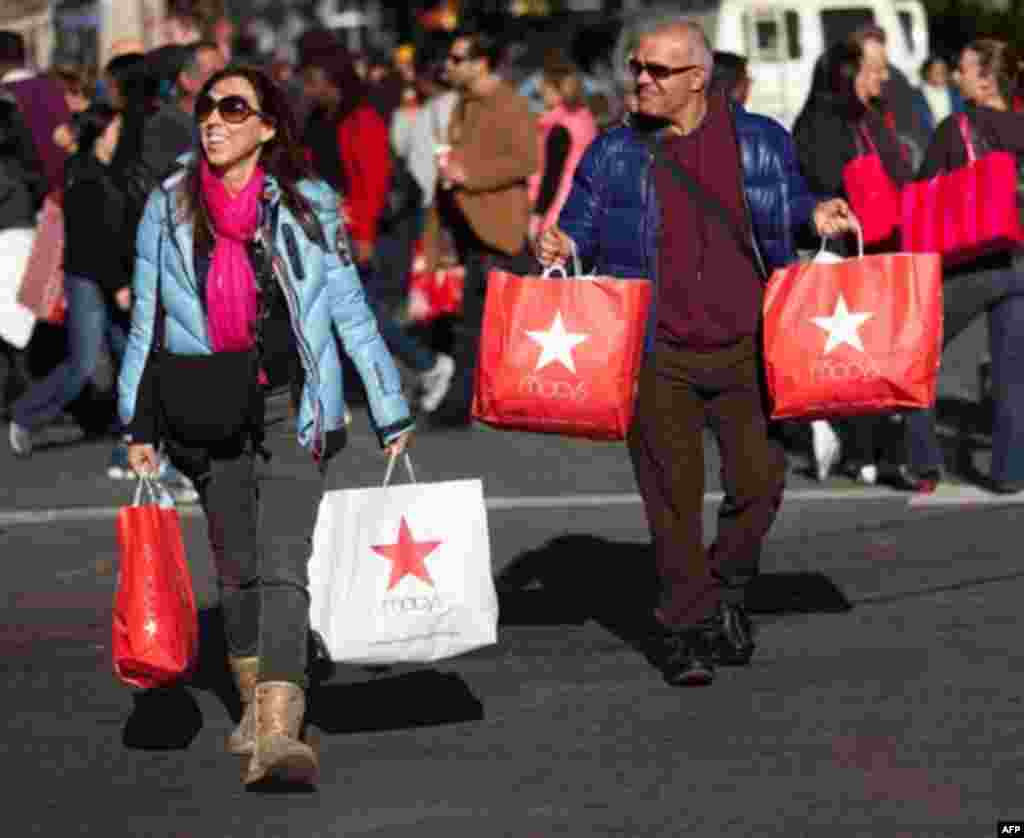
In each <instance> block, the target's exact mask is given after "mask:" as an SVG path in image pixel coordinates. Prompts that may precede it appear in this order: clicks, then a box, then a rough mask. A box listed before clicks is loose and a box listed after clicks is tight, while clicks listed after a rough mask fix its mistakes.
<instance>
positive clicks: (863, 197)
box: [843, 124, 901, 244]
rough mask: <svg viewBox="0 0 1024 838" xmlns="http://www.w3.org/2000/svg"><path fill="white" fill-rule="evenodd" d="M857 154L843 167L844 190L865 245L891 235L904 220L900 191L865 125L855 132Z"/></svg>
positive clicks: (880, 240)
mask: <svg viewBox="0 0 1024 838" xmlns="http://www.w3.org/2000/svg"><path fill="white" fill-rule="evenodd" d="M854 141H855V145H856V148H857V152H858V153H857V156H856V157H854V158H853V160H851V161H850V162H849V163H847V164H846V166H845V167H844V168H843V189H844V190H845V191H846V196H847V197H848V198H849V199H850V206H851V207H853V211H854V212H855V213H857V218H858V219H860V223H861V225H862V229H863V235H864V242H865V244H879V243H880V242H884V241H887V240H888V239H889V238H891V237H892V236H893V235H894V234H895V232H896V230H897V228H898V227H899V223H900V210H901V207H900V190H899V189H898V188H897V186H896V184H895V183H893V181H892V178H890V177H889V174H888V172H886V170H885V166H884V165H883V164H882V158H881V157H880V156H879V154H878V149H877V148H875V144H874V142H872V140H871V135H870V134H868V132H867V129H866V128H865V127H864V125H863V124H859V125H858V126H857V128H856V130H855V131H854Z"/></svg>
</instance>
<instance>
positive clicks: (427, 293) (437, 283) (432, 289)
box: [408, 265, 466, 323]
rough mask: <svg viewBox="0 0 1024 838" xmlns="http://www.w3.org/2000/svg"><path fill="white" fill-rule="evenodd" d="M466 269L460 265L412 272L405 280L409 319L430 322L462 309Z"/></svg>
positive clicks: (417, 321) (457, 312)
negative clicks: (407, 287)
mask: <svg viewBox="0 0 1024 838" xmlns="http://www.w3.org/2000/svg"><path fill="white" fill-rule="evenodd" d="M465 284H466V269H465V268H464V267H462V266H461V265H456V266H454V267H451V268H438V269H437V270H436V271H427V270H419V271H414V272H413V274H412V276H411V278H410V279H409V306H408V311H409V319H410V320H412V321H413V322H415V323H430V322H431V321H433V320H437V319H438V318H439V317H445V316H447V315H449V314H459V313H460V312H461V311H462V294H463V288H464V287H465Z"/></svg>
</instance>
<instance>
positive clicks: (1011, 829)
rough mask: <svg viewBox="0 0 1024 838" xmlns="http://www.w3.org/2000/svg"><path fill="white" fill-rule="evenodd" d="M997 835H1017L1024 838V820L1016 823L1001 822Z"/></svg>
mask: <svg viewBox="0 0 1024 838" xmlns="http://www.w3.org/2000/svg"><path fill="white" fill-rule="evenodd" d="M996 835H999V836H1003V835H1016V836H1018V838H1024V819H1021V820H1016V821H999V826H998V828H997V831H996Z"/></svg>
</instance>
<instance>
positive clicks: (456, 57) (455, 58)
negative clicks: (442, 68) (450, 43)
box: [445, 52, 473, 64]
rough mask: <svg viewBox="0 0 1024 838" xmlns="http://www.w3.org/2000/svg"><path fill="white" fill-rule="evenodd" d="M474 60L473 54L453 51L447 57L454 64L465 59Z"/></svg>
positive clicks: (446, 59)
mask: <svg viewBox="0 0 1024 838" xmlns="http://www.w3.org/2000/svg"><path fill="white" fill-rule="evenodd" d="M472 60H473V56H472V55H456V54H455V53H453V52H450V53H448V56H447V58H445V61H450V62H451V63H452V64H461V63H462V62H463V61H472Z"/></svg>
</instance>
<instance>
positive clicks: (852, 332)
mask: <svg viewBox="0 0 1024 838" xmlns="http://www.w3.org/2000/svg"><path fill="white" fill-rule="evenodd" d="M874 316H875V315H874V313H873V312H870V311H862V312H858V313H856V314H854V313H853V312H851V311H850V310H849V309H848V308H847V307H846V300H845V299H843V295H842V293H840V294H839V301H838V302H837V303H836V310H835V311H834V312H833V313H832V316H831V317H812V318H811V322H812V323H814V325H815V326H817V327H818V328H819V329H824V330H825V331H826V332H828V340H827V341H826V342H825V354H826V355H828V353H829V352H831V351H832V350H833V349H835V348H836V347H837V346H841V345H842V344H844V343H848V344H850V346H852V347H853V348H854V349H856V350H857V351H858V352H863V351H864V344H863V343H861V341H860V335H859V334H858V333H857V329H859V328H860V327H861V326H862V325H863V324H864V323H865V322H866V321H868V320H870V319H871V318H872V317H874Z"/></svg>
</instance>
